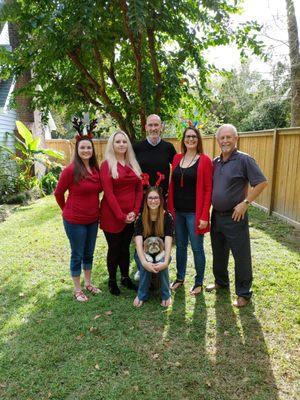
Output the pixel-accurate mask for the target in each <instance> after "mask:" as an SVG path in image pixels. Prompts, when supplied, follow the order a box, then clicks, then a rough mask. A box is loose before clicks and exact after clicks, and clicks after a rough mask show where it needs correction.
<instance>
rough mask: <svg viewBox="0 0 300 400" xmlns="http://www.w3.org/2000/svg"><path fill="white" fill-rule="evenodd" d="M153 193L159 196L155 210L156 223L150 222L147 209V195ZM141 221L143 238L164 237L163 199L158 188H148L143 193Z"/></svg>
mask: <svg viewBox="0 0 300 400" xmlns="http://www.w3.org/2000/svg"><path fill="white" fill-rule="evenodd" d="M151 192H155V193H157V194H158V196H159V200H160V204H159V207H158V209H157V218H156V221H151V215H150V210H149V207H148V203H147V200H148V196H149V193H151ZM142 221H143V236H144V237H148V236H160V237H163V236H164V198H163V195H162V191H161V189H160V188H159V187H156V186H152V187H151V186H150V187H149V188H148V189H147V190H146V193H145V196H144V205H143V212H142ZM153 222H154V232H153Z"/></svg>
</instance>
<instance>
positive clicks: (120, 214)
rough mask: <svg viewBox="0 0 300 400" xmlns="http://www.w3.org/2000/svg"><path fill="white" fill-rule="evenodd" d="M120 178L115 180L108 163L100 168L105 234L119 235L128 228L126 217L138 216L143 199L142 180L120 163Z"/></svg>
mask: <svg viewBox="0 0 300 400" xmlns="http://www.w3.org/2000/svg"><path fill="white" fill-rule="evenodd" d="M117 169H118V173H119V177H118V178H117V179H113V178H112V176H111V175H110V172H109V167H108V162H107V161H104V162H103V163H102V165H101V168H100V176H101V182H102V185H103V191H104V196H103V198H102V200H101V205H100V228H101V229H103V230H104V231H105V232H110V233H118V232H121V231H122V230H123V229H124V228H125V226H126V222H125V219H126V216H127V214H128V213H130V212H132V211H134V212H135V214H136V215H137V214H138V213H139V210H140V206H141V203H142V199H143V186H142V181H141V179H140V178H139V177H138V176H137V175H136V173H135V172H134V171H133V170H132V168H130V167H129V166H128V165H125V166H123V165H122V164H120V163H118V166H117Z"/></svg>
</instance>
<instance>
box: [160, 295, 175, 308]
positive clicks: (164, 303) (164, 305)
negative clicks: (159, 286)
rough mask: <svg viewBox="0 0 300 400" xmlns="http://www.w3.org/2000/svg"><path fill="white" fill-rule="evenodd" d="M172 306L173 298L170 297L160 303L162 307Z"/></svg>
mask: <svg viewBox="0 0 300 400" xmlns="http://www.w3.org/2000/svg"><path fill="white" fill-rule="evenodd" d="M171 304H172V299H171V297H169V298H168V299H167V300H162V302H161V303H160V305H161V306H162V307H169V306H170V305H171Z"/></svg>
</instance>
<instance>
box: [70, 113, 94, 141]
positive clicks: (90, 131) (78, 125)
mask: <svg viewBox="0 0 300 400" xmlns="http://www.w3.org/2000/svg"><path fill="white" fill-rule="evenodd" d="M72 124H73V128H74V129H75V130H76V131H77V132H78V133H77V135H76V136H75V139H76V141H77V142H79V141H80V140H83V139H89V140H91V139H92V138H93V137H94V134H93V131H94V130H95V129H96V126H97V119H96V118H95V119H93V120H92V121H91V123H90V124H88V125H86V130H87V134H86V135H84V134H83V129H84V124H83V121H82V120H81V119H79V118H77V117H74V118H73V121H72Z"/></svg>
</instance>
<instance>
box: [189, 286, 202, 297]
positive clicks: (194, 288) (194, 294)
mask: <svg viewBox="0 0 300 400" xmlns="http://www.w3.org/2000/svg"><path fill="white" fill-rule="evenodd" d="M198 288H200V290H199V291H197V292H195V290H197V289H198ZM202 291H203V286H202V285H199V284H197V285H194V286H193V287H192V289H191V290H190V294H191V295H192V296H198V294H200V293H202Z"/></svg>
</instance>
